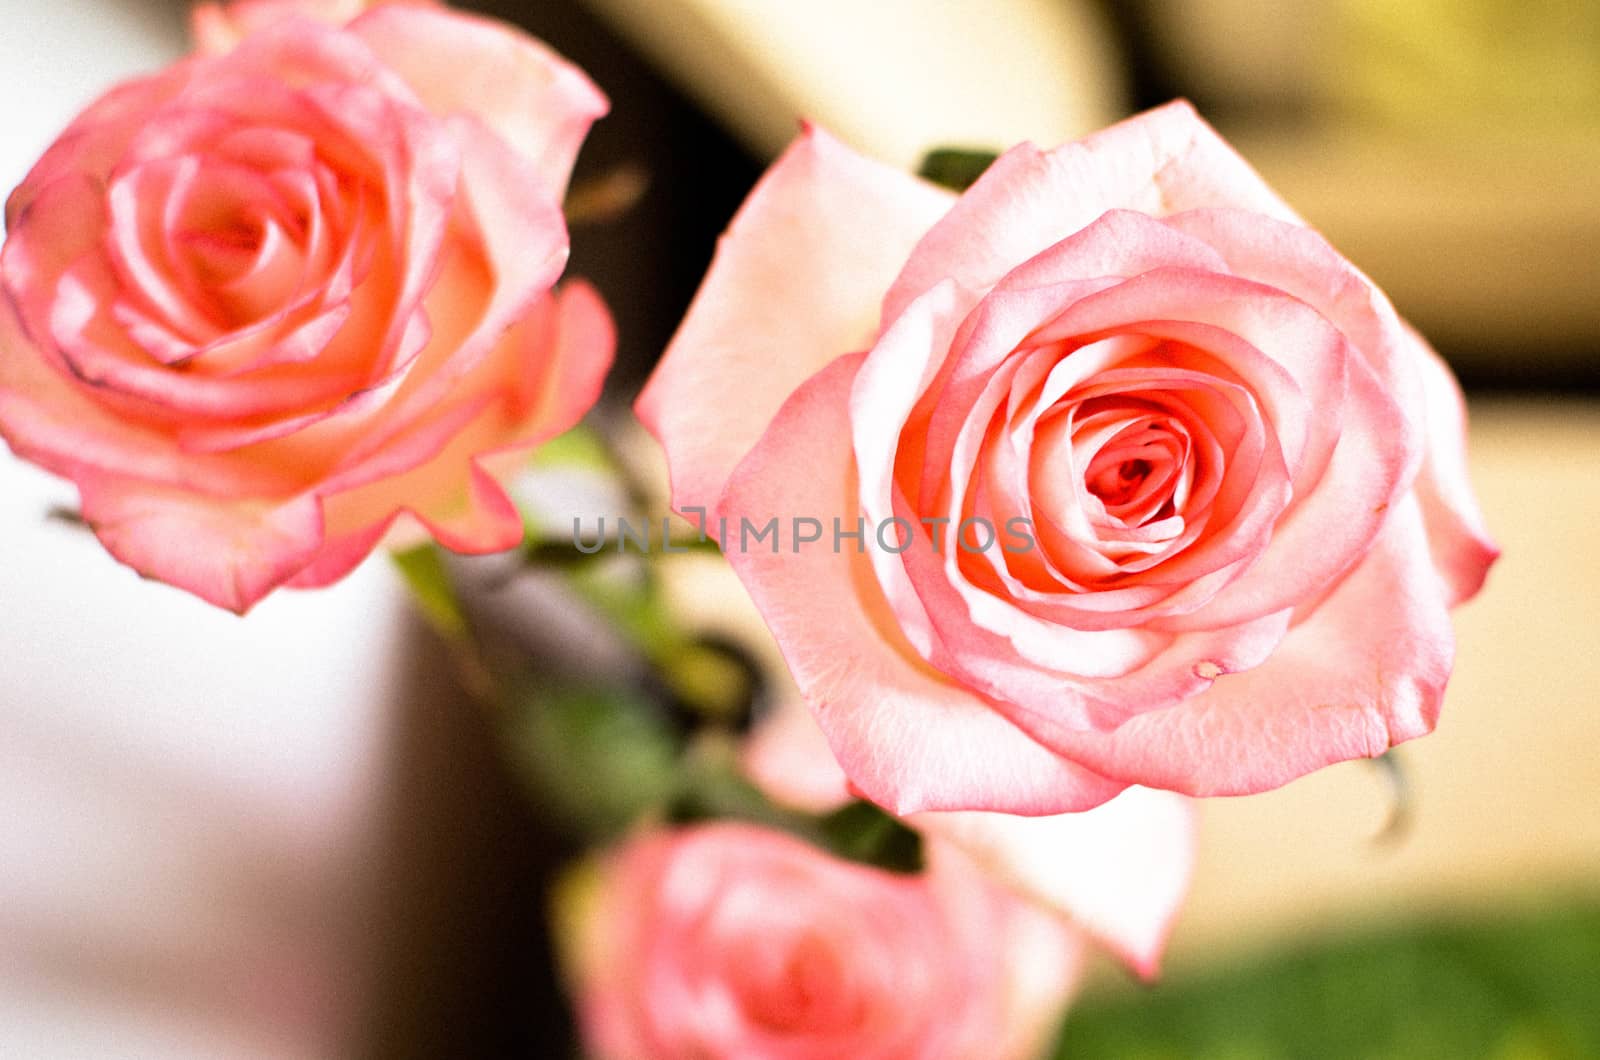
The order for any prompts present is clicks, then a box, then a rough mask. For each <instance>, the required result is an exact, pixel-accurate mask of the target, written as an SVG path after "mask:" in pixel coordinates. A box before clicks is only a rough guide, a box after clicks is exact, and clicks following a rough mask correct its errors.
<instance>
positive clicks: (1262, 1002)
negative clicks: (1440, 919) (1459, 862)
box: [1057, 898, 1600, 1060]
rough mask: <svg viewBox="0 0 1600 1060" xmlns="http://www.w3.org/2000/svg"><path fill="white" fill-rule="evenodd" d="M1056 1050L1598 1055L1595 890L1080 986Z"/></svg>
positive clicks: (1258, 1056) (1097, 1053) (1082, 1054)
mask: <svg viewBox="0 0 1600 1060" xmlns="http://www.w3.org/2000/svg"><path fill="white" fill-rule="evenodd" d="M1057 1055H1058V1056H1059V1057H1072V1058H1077V1060H1083V1058H1094V1060H1100V1058H1107V1060H1281V1058H1292V1060H1319V1058H1329V1060H1333V1058H1338V1060H1432V1058H1435V1057H1437V1058H1440V1060H1474V1058H1486V1060H1580V1058H1593V1057H1600V902H1597V901H1596V900H1595V899H1592V898H1589V899H1584V900H1582V901H1574V902H1570V903H1563V904H1558V905H1549V904H1540V905H1538V906H1535V907H1530V908H1529V909H1528V910H1527V911H1524V912H1521V913H1519V914H1512V915H1506V916H1505V917H1504V918H1503V919H1498V920H1495V921H1493V922H1483V921H1479V922H1457V923H1435V924H1420V925H1408V926H1405V927H1401V928H1392V929H1389V930H1387V931H1383V932H1376V931H1374V932H1369V933H1366V934H1362V935H1359V936H1355V937H1348V938H1341V939H1338V940H1332V941H1326V942H1322V943H1319V944H1315V945H1309V946H1307V947H1305V948H1303V949H1299V950H1297V951H1295V952H1292V953H1284V954H1276V955H1273V956H1270V957H1265V958H1262V959H1260V960H1258V961H1256V962H1253V963H1251V964H1248V965H1244V966H1239V967H1234V968H1229V969H1223V970H1219V971H1208V972H1204V973H1196V974H1190V975H1182V974H1180V975H1178V976H1175V977H1173V978H1171V979H1169V980H1167V981H1165V982H1163V983H1160V984H1158V985H1156V986H1154V987H1148V988H1143V987H1132V986H1129V987H1126V988H1123V989H1116V990H1109V991H1105V992H1103V993H1101V994H1099V995H1096V996H1091V997H1088V998H1085V999H1084V1000H1083V1001H1082V1002H1080V1004H1079V1005H1077V1006H1076V1007H1075V1008H1074V1009H1073V1011H1072V1012H1071V1013H1070V1014H1069V1016H1068V1019H1067V1024H1066V1028H1065V1031H1064V1033H1063V1035H1062V1038H1061V1043H1060V1048H1059V1050H1058V1053H1057Z"/></svg>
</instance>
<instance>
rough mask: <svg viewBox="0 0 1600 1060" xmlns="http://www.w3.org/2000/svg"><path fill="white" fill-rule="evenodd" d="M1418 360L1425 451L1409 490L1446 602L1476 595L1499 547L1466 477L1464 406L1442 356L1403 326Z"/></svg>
mask: <svg viewBox="0 0 1600 1060" xmlns="http://www.w3.org/2000/svg"><path fill="white" fill-rule="evenodd" d="M1406 330H1407V332H1408V337H1409V338H1410V339H1411V341H1412V343H1413V344H1414V347H1415V349H1416V352H1417V356H1418V357H1419V359H1420V360H1421V362H1422V383H1423V392H1424V394H1425V395H1426V398H1427V406H1426V414H1425V415H1426V425H1425V428H1426V431H1427V451H1426V453H1425V455H1424V456H1423V459H1422V470H1421V472H1419V473H1418V475H1417V481H1416V485H1415V486H1414V487H1413V488H1414V495H1415V496H1416V498H1417V503H1418V504H1419V505H1420V506H1421V508H1422V522H1423V525H1424V526H1425V527H1426V528H1427V531H1428V547H1429V548H1430V549H1432V551H1433V562H1434V565H1435V566H1436V567H1438V568H1439V575H1440V577H1442V578H1444V580H1445V585H1446V586H1447V596H1446V601H1445V602H1446V603H1448V604H1449V605H1450V606H1451V607H1454V606H1456V605H1457V604H1459V603H1462V602H1463V601H1466V600H1470V599H1472V598H1473V597H1474V596H1476V595H1478V590H1479V589H1482V588H1483V582H1484V579H1485V578H1487V577H1488V576H1489V567H1490V566H1491V565H1493V563H1494V561H1495V559H1496V558H1497V557H1498V556H1499V555H1500V549H1499V548H1498V547H1497V546H1496V545H1495V543H1494V541H1493V540H1492V539H1491V538H1490V537H1489V531H1488V528H1487V527H1485V526H1484V523H1483V513H1482V512H1481V511H1480V510H1479V509H1478V499H1477V497H1475V496H1474V495H1473V492H1472V483H1471V481H1470V480H1469V479H1468V478H1467V409H1466V404H1465V403H1464V402H1463V401H1462V399H1461V388H1460V387H1459V386H1457V385H1456V380H1455V376H1453V375H1451V374H1450V369H1449V368H1447V367H1446V366H1445V363H1444V361H1443V359H1441V358H1440V356H1439V355H1438V354H1437V353H1435V352H1434V351H1433V348H1432V347H1431V346H1429V345H1428V344H1427V342H1425V341H1424V340H1423V338H1422V336H1421V335H1418V334H1417V333H1416V332H1414V331H1411V329H1409V328H1407V329H1406Z"/></svg>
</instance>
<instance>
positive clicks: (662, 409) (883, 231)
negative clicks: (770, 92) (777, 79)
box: [635, 128, 953, 511]
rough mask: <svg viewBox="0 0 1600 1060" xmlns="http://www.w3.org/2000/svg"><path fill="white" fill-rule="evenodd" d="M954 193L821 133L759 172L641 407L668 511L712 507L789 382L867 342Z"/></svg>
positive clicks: (811, 133)
mask: <svg viewBox="0 0 1600 1060" xmlns="http://www.w3.org/2000/svg"><path fill="white" fill-rule="evenodd" d="M952 199H953V196H951V195H950V194H949V193H947V192H944V191H941V190H939V189H936V188H933V187H931V186H930V185H927V184H924V183H922V182H920V181H917V180H914V179H912V178H911V177H908V176H906V175H905V174H903V173H901V172H899V171H897V170H894V169H890V168H889V167H887V166H883V165H880V164H878V163H876V162H872V161H869V160H867V159H865V158H862V157H861V156H859V155H857V154H855V153H854V152H852V151H850V150H849V149H848V148H846V147H844V146H843V145H842V144H840V143H839V142H838V141H836V140H834V139H833V138H832V137H831V136H829V135H828V134H827V133H825V132H823V131H821V130H820V129H815V128H808V129H807V130H806V131H805V132H804V133H803V134H802V135H801V136H800V138H799V139H798V140H797V141H796V142H795V143H794V144H793V145H791V146H790V148H789V149H788V150H787V151H786V152H785V153H784V155H783V157H782V158H780V159H779V160H778V161H777V162H776V163H775V164H774V165H773V167H772V168H771V169H770V170H768V171H767V174H766V176H764V177H763V178H762V179H761V182H760V183H759V184H758V185H757V186H756V189H755V191H754V192H752V193H751V195H750V198H749V199H748V200H746V202H745V204H744V206H743V207H742V208H741V209H740V211H739V213H738V215H737V216H736V217H735V218H734V220H733V223H732V224H731V225H730V226H729V228H728V232H727V234H726V235H724V236H723V238H722V242H721V243H720V245H719V247H718V250H717V256H716V259H715V260H714V261H713V262H712V265H711V270H710V272H709V273H707V275H706V279H705V281H704V283H703V284H702V285H701V287H700V292H699V293H698V294H697V295H696V296H695V300H694V304H693V305H691V306H690V307H689V313H688V316H687V317H686V318H685V320H684V322H683V324H682V326H681V327H680V328H679V330H678V334H677V336H676V337H675V338H674V339H673V340H672V344H671V345H670V346H669V347H668V348H667V352H666V354H665V356H664V357H663V359H662V362H661V365H660V367H658V368H657V369H656V372H655V374H654V375H653V376H652V377H651V379H650V382H649V384H648V385H647V386H646V387H645V390H644V393H643V394H641V395H640V397H639V401H638V403H637V405H636V406H635V409H636V411H637V413H638V415H639V418H640V420H642V421H643V422H644V424H645V426H646V427H648V428H649V429H650V432H651V433H652V434H654V435H655V436H656V438H657V440H659V441H660V442H661V444H662V445H663V446H664V447H665V448H666V450H667V458H668V463H669V465H670V468H671V474H672V491H673V493H672V501H673V507H675V508H677V509H678V510H679V511H683V510H684V509H685V508H689V507H702V508H705V509H707V510H709V509H710V508H711V506H712V505H713V504H714V503H715V501H716V498H717V495H718V493H720V492H721V490H722V487H723V484H724V483H725V482H726V480H727V478H728V475H729V473H730V472H731V471H732V470H733V468H734V466H735V465H736V464H738V462H739V461H740V459H742V458H743V457H744V455H745V454H746V453H747V452H749V451H750V448H751V447H752V446H754V445H755V443H756V441H757V440H758V439H759V438H760V437H761V432H762V431H763V430H764V429H765V428H766V426H767V424H768V422H769V421H771V419H772V417H773V415H774V414H775V413H776V412H777V410H778V407H779V406H780V405H782V404H783V402H784V401H785V399H787V398H788V397H789V395H790V394H791V393H792V392H793V391H794V389H795V388H796V387H797V386H799V385H800V383H801V382H803V381H804V380H805V379H807V378H808V377H809V376H811V375H812V374H813V373H814V372H816V371H817V370H818V369H820V368H822V367H823V366H824V365H826V364H828V363H829V362H830V361H832V360H833V359H834V358H835V357H838V356H839V355H841V354H845V353H853V352H856V351H859V350H861V349H864V348H866V346H867V345H868V344H870V343H871V341H872V339H873V336H874V335H875V333H876V331H877V328H878V320H879V317H878V308H879V302H880V300H881V298H882V296H883V293H884V292H885V291H886V290H887V289H888V286H889V283H890V281H891V280H892V279H893V278H894V274H895V271H896V270H897V269H899V267H900V265H901V263H902V262H904V261H905V256H906V254H907V252H909V250H910V249H911V246H912V245H913V244H914V243H915V242H916V240H917V239H918V238H919V237H920V236H921V235H922V234H923V233H924V232H926V231H927V229H928V226H929V225H931V224H932V223H933V222H934V220H936V219H937V218H938V216H939V215H940V214H941V213H942V212H943V211H944V210H945V209H947V208H948V206H949V204H950V202H951V201H952ZM706 408H714V409H716V410H717V415H716V416H714V417H708V416H706V415H705V414H704V413H703V411H702V410H703V409H706Z"/></svg>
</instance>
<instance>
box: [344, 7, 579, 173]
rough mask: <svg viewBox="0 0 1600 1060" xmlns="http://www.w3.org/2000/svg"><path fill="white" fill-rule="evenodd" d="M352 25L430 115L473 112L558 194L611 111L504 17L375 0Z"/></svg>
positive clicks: (561, 61)
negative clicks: (593, 130)
mask: <svg viewBox="0 0 1600 1060" xmlns="http://www.w3.org/2000/svg"><path fill="white" fill-rule="evenodd" d="M349 31H350V32H351V33H353V34H355V35H356V36H358V37H360V38H361V39H363V40H365V41H366V42H367V44H368V45H369V46H370V47H371V48H372V49H373V51H375V52H377V53H378V55H379V56H380V57H381V58H382V59H383V61H384V62H386V63H387V64H388V65H389V66H391V67H392V68H393V69H395V70H396V71H398V72H399V73H400V75H401V76H402V77H404V78H405V79H406V81H407V82H408V83H409V84H410V85H411V87H412V89H413V90H414V91H415V92H416V93H417V95H418V96H419V97H421V99H422V101H423V102H424V103H425V104H426V105H427V107H428V108H429V109H430V110H432V111H433V112H434V113H436V114H441V115H454V114H461V113H465V114H471V115H473V116H475V117H476V118H478V119H479V120H481V121H483V122H484V123H486V124H487V125H488V126H489V128H490V129H492V130H493V131H494V132H495V133H496V134H497V135H498V136H499V137H501V138H502V139H504V140H505V142H506V143H508V144H510V145H511V146H512V147H513V148H515V149H516V150H517V151H518V152H519V153H521V154H522V155H523V156H524V157H525V158H527V159H528V160H529V161H530V162H531V163H532V164H533V166H534V169H535V171H536V173H537V176H538V180H539V182H540V186H541V187H542V189H543V190H544V191H545V192H546V194H548V195H549V196H550V197H551V198H552V199H553V200H554V201H556V202H560V200H561V198H562V196H563V195H564V194H565V191H566V186H567V178H568V177H569V176H570V175H571V173H572V163H573V160H574V159H575V158H577V155H578V148H579V147H580V146H581V145H582V143H583V139H584V137H585V136H587V135H588V132H589V126H590V125H592V124H594V121H595V119H597V118H599V117H600V116H602V115H603V114H605V113H606V111H607V110H608V109H609V104H608V103H607V101H606V97H605V95H604V94H602V93H601V91H600V90H599V89H598V88H596V87H595V85H594V83H593V82H592V81H590V80H589V78H588V77H587V76H585V75H584V73H583V72H582V71H581V70H579V69H578V68H577V67H576V66H573V65H572V64H571V63H569V62H567V61H566V60H565V59H563V58H561V57H560V56H559V55H557V54H556V53H555V52H554V51H553V50H551V49H550V48H549V47H548V46H546V45H545V44H543V43H541V42H539V41H537V40H534V39H533V38H532V37H529V36H528V35H527V34H525V33H523V32H521V31H519V30H516V29H513V28H512V27H510V26H508V25H505V24H504V23H501V22H497V21H494V20H493V19H488V18H484V17H482V16H479V15H471V14H467V13H464V12H459V11H451V10H448V9H446V8H444V7H443V6H437V7H436V6H433V5H413V4H381V5H379V6H377V7H375V8H373V9H372V10H371V11H368V12H367V13H366V14H364V15H362V16H361V17H359V18H357V19H356V20H355V21H353V22H352V23H351V24H350V26H349Z"/></svg>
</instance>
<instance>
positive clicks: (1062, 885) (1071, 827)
mask: <svg viewBox="0 0 1600 1060" xmlns="http://www.w3.org/2000/svg"><path fill="white" fill-rule="evenodd" d="M742 758H743V768H744V770H745V772H746V773H747V774H749V776H750V778H751V779H752V780H754V781H755V783H756V784H757V786H759V787H760V788H761V789H762V790H763V791H764V792H766V794H767V796H768V797H769V798H771V799H773V800H774V801H776V802H779V803H781V804H783V805H786V806H791V807H794V808H796V809H800V810H804V811H806V812H807V813H814V814H826V813H830V812H832V811H834V810H837V809H839V808H840V807H841V806H843V805H845V804H846V803H848V802H849V801H850V800H851V798H853V796H852V795H851V792H850V786H849V782H848V781H847V779H846V778H845V775H844V772H843V771H842V770H841V769H840V768H839V764H838V762H837V761H836V760H835V759H834V757H833V753H832V751H830V750H829V748H828V744H827V740H826V739H825V738H824V737H823V735H822V730H821V729H819V728H818V727H817V723H816V721H815V720H814V719H813V718H812V717H811V715H810V713H808V712H807V711H806V709H805V706H804V705H803V704H802V703H801V702H800V701H798V700H792V701H785V702H783V703H781V704H780V706H779V707H778V709H777V710H775V711H773V712H772V714H771V715H770V716H769V717H767V718H766V719H765V720H763V721H762V722H761V723H760V724H759V725H757V726H756V728H755V729H754V731H752V732H751V734H750V737H749V739H748V740H747V741H746V742H745V745H744V748H743V753H742ZM1196 816H1197V815H1196V813H1195V805H1194V801H1193V800H1192V799H1189V798H1187V797H1185V796H1183V795H1178V794H1175V793H1173V792H1170V791H1155V790H1152V789H1150V788H1129V789H1128V790H1126V791H1124V792H1122V793H1121V794H1119V795H1118V796H1117V797H1116V798H1114V799H1112V800H1111V801H1110V802H1108V803H1105V804H1104V805H1102V806H1097V807H1095V808H1094V809H1092V810H1085V811H1083V812H1082V813H1064V814H1057V815H1055V816H1052V817H1019V816H1015V815H1013V814H1006V813H984V812H980V811H969V812H927V813H918V814H913V815H911V816H910V817H908V818H906V823H907V824H908V825H910V826H911V827H913V828H915V829H916V830H917V831H918V832H920V833H921V834H922V837H923V841H924V843H925V844H927V845H928V846H929V847H930V848H944V847H953V848H956V849H959V850H960V851H962V853H963V854H964V855H965V856H966V857H967V858H970V859H971V860H972V862H973V863H974V864H975V865H977V866H979V867H981V868H982V869H983V871H984V872H985V873H987V874H988V876H989V877H990V878H991V879H992V880H994V881H995V882H996V883H999V884H1002V885H1004V886H1007V887H1010V888H1012V889H1013V890H1014V891H1015V892H1016V893H1018V894H1020V895H1023V896H1026V897H1027V898H1029V899H1031V900H1032V901H1034V902H1036V903H1038V904H1039V905H1041V906H1044V907H1047V908H1052V909H1055V910H1056V911H1057V912H1059V913H1061V914H1063V915H1065V916H1066V917H1068V918H1069V919H1071V920H1072V921H1073V922H1074V923H1076V924H1077V925H1078V926H1079V927H1080V928H1082V929H1083V930H1084V931H1085V932H1086V933H1087V934H1088V935H1089V937H1090V938H1092V939H1094V940H1095V941H1096V942H1098V943H1100V944H1101V945H1102V946H1104V947H1106V949H1108V950H1110V951H1111V952H1112V953H1114V954H1115V955H1116V956H1117V957H1119V958H1121V959H1122V960H1123V961H1124V962H1125V963H1126V964H1127V965H1128V966H1129V967H1130V968H1132V969H1133V970H1134V971H1135V972H1137V973H1139V974H1140V975H1142V976H1144V977H1145V978H1154V977H1155V975H1156V974H1157V973H1158V971H1159V969H1160V965H1161V955H1162V951H1163V950H1165V948H1166V944H1167V936H1168V934H1169V933H1170V932H1171V930H1172V926H1173V924H1174V922H1175V921H1176V920H1177V916H1178V912H1179V910H1180V909H1181V908H1182V906H1183V901H1184V899H1185V898H1186V897H1187V896H1188V893H1189V882H1190V879H1191V877H1192V875H1193V872H1194V862H1195V854H1196V834H1195V833H1196V825H1197V822H1196Z"/></svg>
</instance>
